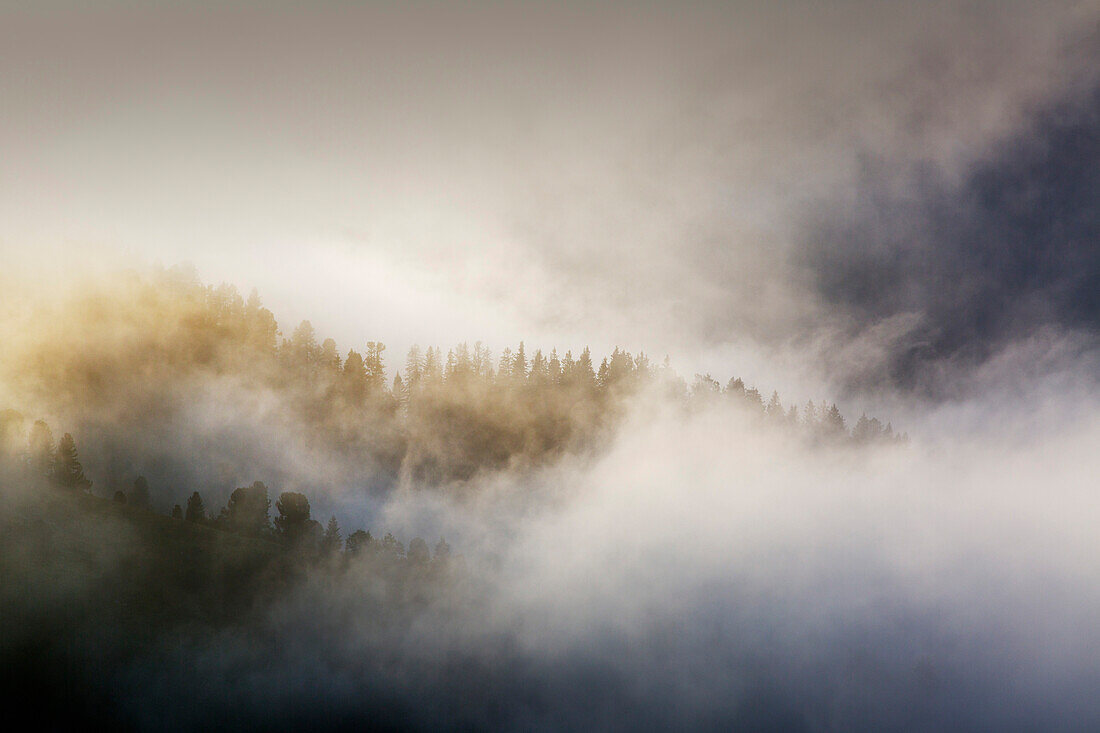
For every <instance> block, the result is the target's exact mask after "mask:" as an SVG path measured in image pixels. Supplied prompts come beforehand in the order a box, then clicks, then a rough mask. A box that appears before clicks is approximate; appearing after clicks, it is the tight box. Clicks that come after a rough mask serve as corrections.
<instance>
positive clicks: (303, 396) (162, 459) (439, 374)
mask: <svg viewBox="0 0 1100 733" xmlns="http://www.w3.org/2000/svg"><path fill="white" fill-rule="evenodd" d="M8 341H9V344H10V345H12V346H13V347H14V348H10V349H8V351H7V353H6V355H5V356H3V357H0V369H2V370H3V372H2V373H0V376H2V377H3V379H4V381H5V382H6V383H7V384H8V385H9V387H10V390H11V394H13V395H15V396H16V397H17V398H18V400H19V404H16V405H13V406H14V407H17V408H19V407H21V406H23V405H30V406H33V409H35V410H37V411H38V412H39V415H42V414H46V415H52V416H56V419H58V420H60V421H63V422H64V424H65V425H66V428H67V429H69V430H71V431H72V432H73V434H74V435H77V436H78V437H79V438H80V440H81V443H82V445H86V446H87V449H86V458H85V463H86V464H87V465H88V466H89V469H90V470H89V473H90V474H93V476H92V478H93V479H95V480H96V482H97V488H98V490H100V491H102V492H104V493H105V494H107V495H110V494H113V492H114V491H116V490H120V489H121V490H123V491H126V490H128V486H129V485H130V483H131V482H132V481H133V480H134V478H135V476H136V475H137V474H146V475H149V476H150V478H151V479H153V481H154V484H156V487H157V490H156V492H155V494H156V495H155V496H154V500H155V502H156V503H158V505H161V506H170V505H171V504H174V503H181V504H182V503H183V502H185V501H186V499H187V497H188V496H190V494H191V492H192V491H195V490H202V489H203V488H204V486H203V485H201V484H202V483H204V482H207V483H213V481H210V480H209V478H208V477H209V475H210V474H209V472H204V471H203V470H202V468H201V466H200V464H202V463H203V462H206V463H208V464H210V466H215V467H216V469H217V470H218V471H221V474H220V476H221V480H220V481H219V482H218V483H219V485H220V486H226V485H227V484H228V487H232V486H233V485H234V484H236V483H238V482H240V481H241V480H242V479H244V478H248V480H249V481H252V480H255V479H257V478H262V479H263V480H265V481H267V482H269V483H271V482H272V481H275V482H276V483H280V484H283V485H291V484H293V485H292V486H289V487H290V488H296V489H300V490H303V491H308V490H309V488H310V486H308V485H307V484H306V481H308V480H310V479H312V480H314V481H317V482H319V483H324V482H326V481H328V482H332V481H342V482H344V483H345V484H352V485H359V486H361V487H362V488H364V489H365V490H368V491H373V492H376V493H377V492H386V491H388V490H390V489H391V488H393V487H395V486H398V485H404V486H410V487H416V488H422V487H437V488H440V489H444V490H448V491H462V490H464V488H465V487H466V486H467V485H469V484H470V482H471V481H473V480H474V479H476V478H477V477H478V476H481V475H484V474H487V473H492V472H494V471H500V470H506V469H507V470H515V469H519V470H522V469H524V468H527V467H531V466H538V465H541V464H545V463H547V462H550V461H553V460H555V459H556V458H558V457H560V456H562V455H564V454H585V453H589V452H592V451H597V450H598V449H599V448H600V446H602V445H604V444H606V442H607V441H608V440H609V439H611V438H612V437H613V435H614V430H615V428H616V426H617V425H618V424H619V422H620V421H621V419H622V417H623V415H624V414H625V412H626V410H627V407H628V405H630V404H636V403H637V402H638V401H639V400H649V401H654V402H655V401H657V400H659V399H665V400H669V401H670V402H671V403H672V404H675V405H679V407H680V409H683V410H687V411H690V410H693V409H698V408H700V407H702V406H706V405H710V404H712V403H715V402H721V401H725V402H726V403H728V404H729V405H730V406H731V409H732V408H737V409H743V410H747V411H749V413H751V414H754V415H756V417H757V418H758V419H759V422H760V424H761V426H762V427H761V429H766V428H765V427H764V426H768V425H772V426H776V425H783V426H785V427H786V428H787V429H789V430H791V431H795V432H797V433H798V434H799V435H801V436H803V437H804V438H805V439H806V440H808V441H811V442H828V443H839V442H844V441H848V442H852V443H864V442H868V441H882V440H899V439H901V437H900V436H898V435H895V434H894V431H893V428H892V426H890V425H889V424H885V425H884V424H883V423H881V422H880V421H879V420H877V419H875V418H867V417H866V416H863V417H861V418H860V419H859V420H858V421H857V422H856V423H855V424H854V425H852V426H851V427H850V428H849V425H848V423H847V421H846V420H845V418H844V417H843V416H842V415H841V413H840V411H839V410H838V409H837V407H836V405H835V404H830V403H828V402H826V401H824V400H822V401H818V402H813V401H810V402H808V403H806V404H804V405H801V406H797V405H793V404H792V405H785V404H784V403H783V402H782V401H781V399H780V397H779V395H778V394H777V393H775V392H772V393H771V394H770V396H765V394H766V393H765V394H762V393H761V392H760V391H758V390H757V389H756V388H753V387H751V386H748V385H746V384H744V382H743V381H742V380H741V379H739V378H732V379H729V380H728V382H726V383H725V384H724V385H723V384H721V383H720V382H719V381H718V380H716V379H714V378H713V377H711V376H710V375H709V374H707V375H695V377H694V379H693V380H692V381H691V382H690V383H688V382H687V381H686V380H685V379H683V378H682V377H680V376H679V375H677V374H676V372H675V371H674V370H673V369H672V367H671V366H670V365H669V363H668V360H667V358H666V359H664V360H663V361H662V362H661V363H655V362H653V361H652V360H651V359H650V358H649V357H648V356H647V355H646V354H644V353H638V354H636V355H635V354H631V353H629V352H627V351H626V350H623V349H620V348H616V349H614V350H613V351H612V353H611V354H609V355H607V356H604V357H602V358H599V357H595V356H593V355H592V354H591V352H590V350H589V349H588V348H587V347H584V348H581V349H580V350H578V351H574V350H572V349H565V350H564V351H561V352H559V350H558V349H556V348H550V349H549V350H544V349H542V348H534V349H532V348H531V347H530V346H529V345H527V344H525V343H523V342H521V343H519V344H517V345H516V346H515V347H508V348H505V349H504V350H503V351H502V352H501V353H500V354H499V355H494V354H492V353H491V352H490V351H489V349H488V348H487V347H486V346H484V345H483V344H481V343H480V342H478V343H474V344H472V345H471V344H468V343H460V344H457V345H455V346H453V347H451V348H448V349H447V350H446V351H444V350H443V349H442V348H440V347H436V346H429V347H427V348H423V349H422V348H420V347H419V346H414V347H413V348H412V349H411V350H410V351H409V353H408V354H407V355H405V357H404V358H400V357H391V356H390V355H389V354H388V352H387V350H386V346H385V344H383V343H381V342H379V341H369V342H367V343H366V344H364V345H362V346H361V347H359V348H349V349H347V350H345V349H343V348H341V347H339V346H338V345H337V344H336V342H335V341H334V340H333V339H331V338H321V337H320V336H319V335H318V334H317V333H316V332H315V331H314V329H313V327H312V325H311V324H310V323H309V322H308V321H303V322H302V323H301V324H299V325H298V326H296V327H295V328H293V329H286V330H283V329H280V327H279V324H278V323H277V322H276V320H275V318H274V316H273V315H272V313H271V312H270V311H269V310H268V309H267V308H265V307H264V306H263V304H262V302H261V300H260V298H259V296H258V294H257V293H256V292H255V291H253V292H252V294H251V295H250V296H249V297H248V298H243V297H242V296H241V295H240V294H239V293H238V292H237V290H236V289H235V288H234V287H232V286H227V285H221V286H207V285H203V284H202V283H201V282H200V281H199V280H198V278H197V276H196V275H195V274H194V272H193V271H192V270H190V269H188V268H173V269H169V270H158V271H155V272H152V273H146V274H137V273H128V274H126V275H125V276H124V277H121V278H119V279H118V280H117V281H112V282H110V283H105V284H102V285H100V286H99V287H93V288H90V289H87V290H85V291H82V292H81V293H80V294H79V295H76V296H73V297H71V298H69V299H68V300H64V299H59V302H58V303H57V304H55V307H54V308H53V309H51V310H48V311H41V312H36V313H34V314H33V315H31V316H29V317H28V319H27V320H26V321H25V322H24V323H23V324H22V326H21V328H20V332H19V334H18V338H15V339H9V340H8ZM204 400H205V402H204ZM632 401H633V402H632ZM196 405H198V406H199V407H196ZM200 408H201V409H202V410H203V412H201V413H199V414H197V415H196V413H197V412H198V411H199V410H200ZM23 409H24V410H26V409H27V408H25V407H24V408H23ZM234 414H239V415H245V418H242V422H241V423H239V424H234V423H232V422H230V421H228V420H227V419H226V418H225V417H224V416H226V415H228V416H230V417H232V416H233V415H234ZM37 416H38V415H35V417H37ZM28 419H29V418H28ZM211 422H214V423H215V424H214V425H213V427H210V426H209V423H211ZM200 423H201V424H200ZM9 429H15V428H14V427H12V428H9ZM218 431H220V433H219V432H218ZM211 435H214V436H215V437H210V436H211ZM253 435H256V436H257V437H255V438H253V437H252V436H253ZM276 437H278V438H279V439H283V440H286V441H287V442H289V443H293V444H294V445H295V447H296V449H301V450H304V451H309V462H311V463H313V464H315V465H319V466H326V467H328V469H329V470H330V472H332V473H330V474H324V473H318V474H317V475H314V476H312V477H309V479H303V478H302V477H301V476H298V475H294V476H287V475H265V473H264V472H265V465H264V464H268V463H274V462H276V461H274V460H271V459H270V458H269V456H270V454H271V453H277V452H279V450H280V448H279V446H278V445H276V444H275V442H274V439H275V438H276ZM245 439H248V440H253V442H254V445H255V446H258V447H248V446H244V447H242V446H241V445H233V446H232V448H233V450H231V451H230V450H228V448H226V447H225V446H227V445H230V444H232V443H233V442H234V441H241V440H245ZM219 450H224V451H226V454H225V455H219V454H218V451H219ZM181 454H185V455H183V457H182V458H181ZM249 462H256V463H259V464H260V465H255V466H252V465H248V463H249ZM225 464H243V465H235V466H230V467H229V469H228V470H226V467H225ZM92 469H94V470H92ZM337 469H338V470H339V476H337V477H334V475H333V474H334V473H335V472H336V471H337ZM211 470H214V469H211ZM229 481H233V483H229ZM165 484H172V485H173V486H172V487H171V488H172V490H173V491H175V492H176V493H175V494H173V495H171V496H166V495H164V494H163V493H162V492H163V487H164V485H165ZM221 491H223V492H225V493H227V492H228V488H223V489H221ZM222 496H223V497H224V493H223V494H222Z"/></svg>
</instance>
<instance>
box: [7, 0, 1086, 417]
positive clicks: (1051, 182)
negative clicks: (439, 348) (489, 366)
mask: <svg viewBox="0 0 1100 733" xmlns="http://www.w3.org/2000/svg"><path fill="white" fill-rule="evenodd" d="M1098 17H1100V9H1098V8H1097V6H1096V4H1095V3H1092V2H1044V3H1027V2H1007V3H1003V2H931V3H920V4H901V3H876V2H841V3H830V4H827V5H825V4H821V3H808V2H791V3H784V4H772V3H756V2H735V3H677V4H675V5H662V4H658V3H636V4H635V3H611V4H600V5H599V6H595V5H591V4H586V3H566V4H556V5H554V6H537V5H530V4H509V3H473V4H464V5H463V6H462V7H461V8H456V7H451V6H449V5H446V4H438V3H411V4H400V5H397V4H385V3H369V4H356V3H335V2H334V3H324V2H323V3H308V4H296V3H258V2H230V3H218V4H207V3H197V4H196V3H187V4H173V3H152V4H134V3H125V2H106V3H96V4H94V5H89V4H86V3H63V2H46V3H33V4H25V3H15V4H12V3H4V4H2V5H0V68H2V69H3V70H4V73H3V74H0V95H2V98H3V99H4V100H5V105H4V106H5V112H4V114H3V115H2V116H0V149H2V150H3V151H4V154H3V156H0V253H2V256H3V264H4V268H3V269H4V270H7V271H8V272H9V273H13V272H14V273H22V275H21V276H20V277H22V278H23V279H25V277H26V276H27V274H28V273H35V275H36V276H37V277H38V278H39V279H40V280H45V281H47V282H50V281H54V282H56V278H57V276H58V273H59V272H64V273H72V272H78V273H79V272H88V271H91V272H96V271H97V268H98V269H110V268H116V267H129V266H134V265H136V264H137V265H148V264H157V263H160V264H164V265H166V266H170V265H173V264H176V263H179V262H190V263H193V264H194V265H195V266H196V267H197V268H198V271H199V274H200V276H201V277H202V278H203V279H204V280H206V281H208V282H212V283H216V282H221V281H226V282H230V283H233V284H235V285H237V286H238V287H239V288H240V289H241V290H242V291H244V292H245V293H247V292H248V291H250V290H251V289H252V288H253V287H256V288H258V289H259V291H260V293H261V295H262V296H263V297H264V298H265V303H266V304H267V305H268V306H269V307H271V308H272V310H273V311H274V312H275V314H276V316H277V317H278V318H279V320H280V322H281V323H283V324H284V326H288V327H289V326H291V325H293V324H295V323H297V322H298V320H300V319H303V318H308V319H310V320H312V321H313V322H314V325H315V326H316V327H317V328H318V329H319V331H320V332H321V333H322V334H326V335H332V336H334V337H335V338H336V339H337V341H338V342H339V343H340V345H341V346H342V347H343V348H345V349H346V348H351V347H361V346H362V344H363V343H364V342H365V341H367V340H382V341H384V342H386V343H388V344H390V345H391V349H392V350H391V352H390V353H391V363H394V360H395V359H396V360H398V361H399V360H400V359H399V356H394V355H400V354H402V353H403V352H404V351H405V349H407V347H408V346H409V345H411V344H412V343H413V342H419V343H421V344H439V345H450V344H452V343H456V342H458V341H461V340H467V341H471V342H472V341H476V340H482V341H484V342H486V343H488V344H489V345H490V346H492V347H493V348H494V350H495V351H496V352H497V353H499V351H500V350H501V349H502V348H503V347H504V346H506V345H513V346H514V344H515V343H516V342H518V341H519V340H520V339H525V340H526V341H527V342H528V343H532V344H536V345H541V346H544V347H546V348H549V347H550V346H555V345H556V346H558V347H559V348H561V349H564V348H574V349H576V348H579V347H580V346H581V345H583V344H586V343H587V344H591V345H592V346H593V348H594V350H595V351H597V352H603V351H609V350H610V349H611V347H612V346H614V345H621V346H623V347H624V348H627V349H629V350H631V351H635V352H636V351H639V350H644V351H647V352H648V353H650V354H653V355H655V356H656V357H657V358H661V357H662V356H663V355H664V354H671V355H672V356H673V359H674V363H675V364H676V365H678V366H679V368H680V369H681V371H683V372H685V373H687V374H688V375H690V374H691V373H693V372H695V371H700V372H703V371H711V372H714V373H715V374H716V376H720V377H721V378H723V379H725V378H727V377H728V376H729V375H731V374H734V373H738V374H742V375H743V376H745V377H746V378H748V379H749V380H750V381H752V382H767V383H768V384H769V385H774V386H775V387H777V388H780V389H781V390H785V391H786V392H788V393H791V392H793V393H796V394H799V396H800V397H801V396H802V395H803V394H805V393H809V392H812V391H814V390H819V391H820V390H822V389H824V388H831V389H833V390H834V391H836V392H843V391H845V390H846V389H848V390H849V391H850V392H851V393H852V394H857V393H858V394H867V393H868V392H869V391H870V392H873V391H874V390H876V389H878V390H882V389H885V390H886V391H890V390H892V389H893V388H895V387H898V386H900V387H901V388H903V390H917V391H921V392H933V391H935V390H934V388H933V387H932V386H930V384H931V383H932V382H934V381H935V374H937V373H938V372H937V371H936V370H935V369H933V370H931V371H929V370H928V369H927V368H926V366H927V365H928V364H932V365H942V364H952V365H953V364H956V363H957V362H959V361H960V359H961V360H962V361H964V362H966V363H967V364H968V365H971V366H972V365H980V364H981V363H984V362H985V361H986V360H988V359H990V358H992V357H994V356H995V355H996V354H998V353H1000V351H1001V349H1002V347H1003V346H1004V345H1005V344H1006V343H1008V342H1012V341H1014V340H1015V339H1016V338H1017V337H1018V336H1019V335H1020V334H1019V333H1018V332H1016V331H1014V330H1013V328H1009V326H1008V325H1007V324H1006V323H1004V322H1003V321H1011V322H1012V323H1013V324H1016V323H1019V322H1021V318H1022V319H1023V320H1022V322H1024V323H1025V325H1026V327H1027V330H1028V332H1029V333H1030V332H1031V331H1032V330H1033V329H1035V328H1039V327H1043V326H1053V327H1055V328H1057V329H1062V328H1063V327H1064V328H1067V329H1069V330H1071V331H1073V332H1074V333H1075V334H1076V333H1078V332H1083V333H1085V334H1086V335H1088V334H1092V333H1094V332H1095V331H1096V328H1097V325H1098V322H1100V315H1098V314H1100V304H1098V303H1097V302H1096V297H1095V295H1091V296H1090V295H1089V293H1090V292H1092V291H1094V290H1095V289H1094V288H1091V287H1090V286H1091V284H1092V283H1094V282H1095V279H1096V277H1097V274H1098V273H1097V267H1098V265H1097V263H1098V262H1100V254H1098V252H1097V245H1096V244H1094V242H1095V241H1096V238H1095V237H1094V236H1093V235H1095V234H1096V230H1097V216H1096V204H1095V203H1094V202H1095V201H1096V200H1097V197H1096V196H1095V195H1093V194H1094V193H1095V191H1096V189H1097V175H1096V173H1095V166H1091V167H1090V166H1088V165H1087V161H1090V160H1094V159H1095V155H1096V149H1097V143H1096V136H1097V127H1098V124H1100V123H1098V122H1097V116H1098V112H1097V110H1098V108H1100V102H1098V101H1097V100H1098V99H1100V98H1098V97H1097V95H1096V92H1095V89H1096V88H1097V79H1096V78H1095V70H1096V69H1097V68H1100V66H1098V65H1097V64H1096V60H1097V55H1098V53H1100V50H1098V49H1100V41H1098V35H1097V33H1098V30H1097V29H1098V25H1097V24H1098ZM1066 167H1068V168H1069V169H1071V170H1073V171H1074V174H1073V175H1072V176H1062V175H1057V174H1054V175H1052V172H1058V171H1062V170H1063V168H1066ZM1044 175H1045V177H1044ZM1029 197H1031V198H1030V199H1029ZM1027 200H1042V201H1043V202H1044V209H1045V210H1047V211H1050V210H1065V211H1067V212H1068V213H1069V215H1068V216H1067V217H1064V219H1065V220H1066V221H1070V222H1071V224H1069V225H1068V226H1069V227H1070V231H1068V232H1065V231H1062V230H1060V229H1058V228H1057V227H1058V226H1061V225H1060V224H1055V223H1053V222H1052V221H1050V220H1048V219H1044V218H1043V216H1038V215H1036V216H1028V215H1027V214H1026V213H1021V212H1020V211H1018V210H1017V209H1018V206H1019V205H1020V202H1024V201H1027ZM979 232H980V234H976V233H979ZM975 240H979V245H978V246H976V247H975V246H974V242H975ZM1037 241H1038V242H1042V243H1043V244H1041V245H1040V246H1039V247H1033V246H1032V244H1033V243H1034V242H1037ZM1037 249H1042V250H1043V251H1045V252H1047V253H1048V259H1050V260H1052V261H1053V262H1054V264H1053V265H1050V266H1049V267H1045V268H1043V267H1038V268H1037V266H1036V264H1035V262H1033V261H1032V260H1033V259H1034V258H1032V259H1029V256H1028V255H1026V254H1024V253H1026V252H1029V251H1036V250H1037ZM930 263H934V264H930ZM998 268H1000V269H998ZM1036 269H1038V273H1037V274H1036V273H1035V272H1034V271H1035V270H1036ZM1008 271H1011V272H1012V273H1013V277H1010V278H1001V277H999V276H998V275H999V273H1001V272H1008ZM1027 273H1030V274H1027ZM1072 278H1077V279H1076V281H1075V282H1069V279H1072ZM12 279H15V278H12ZM972 280H974V281H975V282H971V281H972ZM981 281H985V284H983V283H982V282H981ZM1003 302H1012V303H1013V305H1012V307H1011V308H1006V307H1005V306H1004V305H1003ZM979 304H982V305H983V307H985V308H986V309H987V310H989V311H990V312H989V313H983V312H982V309H981V308H978V307H976V306H977V305H979ZM1014 309H1016V310H1014ZM1024 312H1026V313H1025V314H1024V315H1020V313H1024ZM997 313H1000V314H1002V315H1004V314H1006V313H1008V314H1010V315H1009V316H1008V317H1005V318H1002V319H1001V321H1002V322H999V321H998V318H997V317H996V314H997ZM960 314H966V315H965V316H960ZM948 324H949V325H948ZM960 354H961V355H962V356H961V357H960ZM937 368H938V367H937ZM930 375H931V376H930Z"/></svg>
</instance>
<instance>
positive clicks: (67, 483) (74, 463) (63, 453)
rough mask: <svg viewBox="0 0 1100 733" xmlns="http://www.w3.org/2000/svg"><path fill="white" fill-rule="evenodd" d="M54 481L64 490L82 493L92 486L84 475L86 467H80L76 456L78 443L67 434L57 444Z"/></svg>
mask: <svg viewBox="0 0 1100 733" xmlns="http://www.w3.org/2000/svg"><path fill="white" fill-rule="evenodd" d="M54 481H55V482H56V483H57V485H58V486H61V487H62V488H65V489H74V490H80V491H86V490H87V489H89V488H91V486H92V482H91V481H89V480H88V479H87V477H86V476H85V475H84V467H83V466H82V465H80V460H79V459H78V458H77V454H76V442H75V441H74V440H73V436H72V435H70V434H69V433H65V435H63V436H62V437H61V440H60V442H58V444H57V460H56V464H55V467H54Z"/></svg>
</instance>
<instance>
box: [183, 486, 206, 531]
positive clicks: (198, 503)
mask: <svg viewBox="0 0 1100 733" xmlns="http://www.w3.org/2000/svg"><path fill="white" fill-rule="evenodd" d="M183 518H184V519H185V520H186V521H188V522H197V523H199V524H201V523H203V522H205V521H206V506H205V505H204V504H203V503H202V497H201V496H199V492H197V491H196V492H194V493H193V494H191V498H189V499H188V500H187V512H186V513H185V514H184V517H183Z"/></svg>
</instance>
